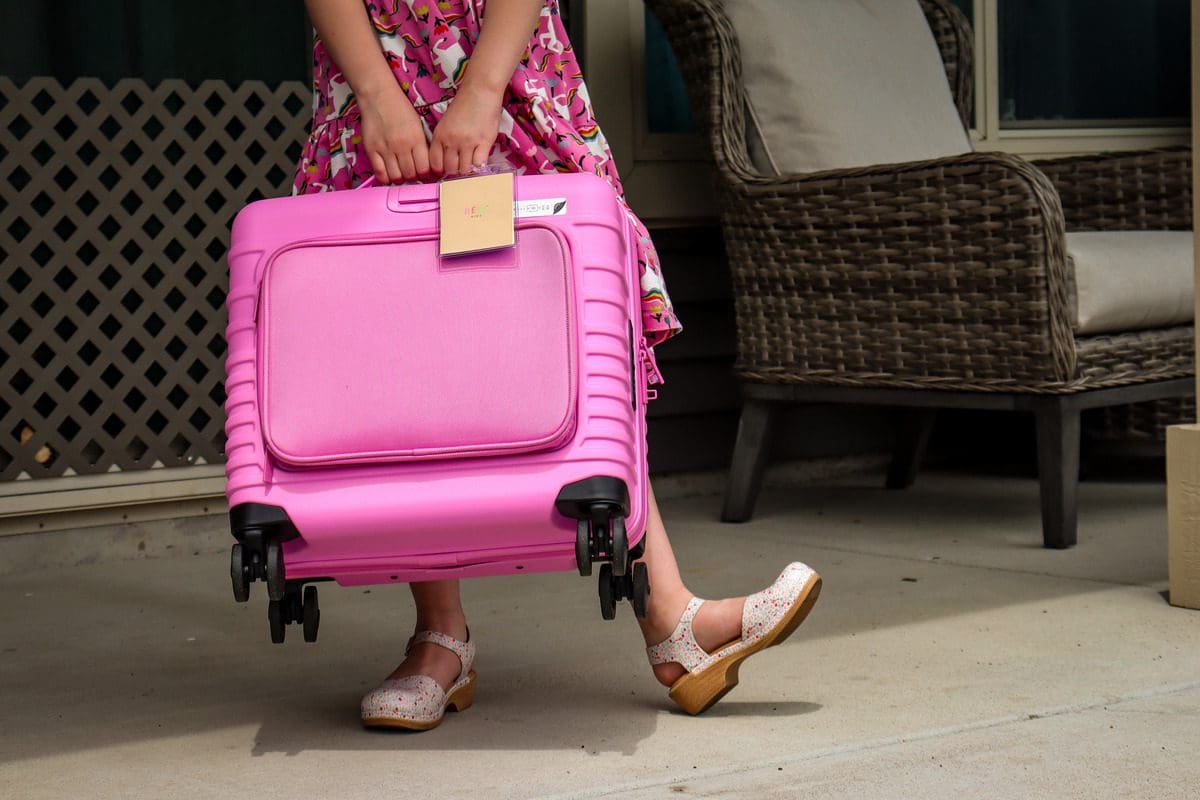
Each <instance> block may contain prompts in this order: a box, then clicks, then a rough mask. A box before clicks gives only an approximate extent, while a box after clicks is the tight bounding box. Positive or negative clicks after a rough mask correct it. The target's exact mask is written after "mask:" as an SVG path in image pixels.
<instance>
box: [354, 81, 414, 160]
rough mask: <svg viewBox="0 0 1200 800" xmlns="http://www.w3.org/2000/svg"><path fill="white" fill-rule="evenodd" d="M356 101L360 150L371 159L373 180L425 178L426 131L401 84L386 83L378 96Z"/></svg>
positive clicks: (371, 95)
mask: <svg viewBox="0 0 1200 800" xmlns="http://www.w3.org/2000/svg"><path fill="white" fill-rule="evenodd" d="M357 99H358V107H359V112H360V113H361V114H362V137H363V149H364V150H366V152H367V156H368V157H369V158H370V159H371V168H372V169H373V170H375V180H376V181H378V182H379V183H401V182H403V181H411V180H415V179H417V178H421V177H424V176H426V175H428V174H429V144H428V143H427V142H426V141H425V128H424V126H423V125H422V124H421V117H420V116H419V115H418V114H417V112H416V110H414V109H413V107H412V103H411V102H409V99H408V96H407V95H406V94H404V90H403V89H401V88H400V84H398V83H395V82H392V83H391V84H390V85H386V84H385V86H384V87H383V88H382V89H381V90H380V91H379V92H378V93H377V94H365V95H359V96H358V97H357Z"/></svg>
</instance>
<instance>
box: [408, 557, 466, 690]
mask: <svg viewBox="0 0 1200 800" xmlns="http://www.w3.org/2000/svg"><path fill="white" fill-rule="evenodd" d="M409 588H411V589H412V596H413V600H414V601H415V602H416V604H417V624H416V627H415V628H414V633H415V632H416V631H426V630H432V631H439V632H441V633H446V634H449V635H450V636H453V637H454V638H455V639H459V640H461V641H466V638H467V619H466V615H465V614H463V607H462V597H461V596H460V595H459V591H458V581H457V580H445V581H421V582H419V583H412V584H409ZM461 668H462V663H461V662H460V661H459V660H458V656H456V655H455V654H454V653H452V652H450V651H449V650H447V649H446V648H444V647H441V646H439V645H436V644H433V643H432V642H421V643H420V644H418V645H415V646H414V647H413V649H412V650H410V651H409V653H408V657H407V658H405V659H404V661H403V662H402V663H401V664H400V666H398V667H396V670H395V672H393V673H392V674H391V675H390V676H389V677H392V678H402V677H404V676H406V675H428V676H430V677H431V678H433V679H434V680H436V681H437V682H438V683H439V684H441V686H442V688H443V689H448V688H450V685H451V684H453V683H454V681H455V679H457V678H458V673H459V671H460V670H461Z"/></svg>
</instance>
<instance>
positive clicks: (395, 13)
mask: <svg viewBox="0 0 1200 800" xmlns="http://www.w3.org/2000/svg"><path fill="white" fill-rule="evenodd" d="M364 5H365V10H366V13H367V15H368V16H369V17H370V20H371V23H372V25H373V27H374V29H375V33H376V36H377V37H378V39H379V43H380V45H381V47H382V49H383V54H384V57H385V58H386V59H387V62H388V64H389V65H390V66H391V68H392V73H393V74H394V75H395V76H396V80H397V81H399V83H400V86H401V88H402V89H403V90H404V91H405V93H406V94H407V95H408V99H409V100H410V101H412V104H413V107H414V108H415V109H416V110H417V112H418V114H419V115H420V117H421V119H422V121H423V123H424V126H425V135H426V138H428V137H429V136H431V135H432V131H433V128H435V127H436V126H437V123H438V120H440V119H441V118H442V115H443V114H445V113H446V109H447V108H448V107H449V105H450V102H451V100H452V99H453V98H454V93H455V90H456V88H457V86H458V85H459V83H460V82H461V80H462V77H463V75H464V73H465V71H466V69H467V63H468V61H469V59H470V57H471V51H472V49H473V48H474V46H475V42H476V41H477V40H478V39H479V32H480V28H481V26H482V18H483V16H484V8H485V6H486V0H364ZM360 128H361V117H360V115H359V110H358V105H357V103H356V102H355V99H354V95H353V93H352V92H351V89H350V85H349V84H348V83H347V81H346V78H345V76H343V75H342V72H341V70H339V69H338V67H337V65H336V64H334V63H333V59H332V57H331V56H330V54H329V52H328V51H327V50H326V48H325V45H324V43H323V42H322V41H321V40H320V38H317V40H316V43H315V45H314V48H313V122H312V132H311V134H310V135H309V137H308V140H307V141H306V142H305V145H304V150H303V152H302V154H301V157H300V163H299V165H298V167H297V170H296V177H295V181H294V184H293V187H292V192H293V194H303V193H309V192H322V191H328V190H334V189H349V188H353V187H355V186H357V185H358V184H359V183H361V182H362V181H363V180H365V179H366V178H367V177H368V176H370V175H372V174H373V172H374V170H373V169H372V168H371V163H370V160H369V159H368V158H367V155H366V153H365V152H364V151H363V146H362V133H361V129H360ZM489 162H490V163H493V164H495V163H507V164H508V165H509V166H510V167H511V168H512V169H513V170H514V171H515V172H516V173H518V174H521V173H525V172H542V173H544V172H593V173H595V174H597V175H599V176H601V177H602V178H605V179H607V180H608V182H609V184H611V185H612V187H613V189H614V190H615V191H616V193H617V196H618V197H619V198H620V199H621V202H622V205H624V206H625V209H626V212H627V213H628V214H629V218H630V220H631V222H632V223H633V228H634V231H635V236H636V239H637V248H638V262H639V264H640V271H641V299H642V321H643V328H644V331H645V337H646V340H647V343H648V344H650V345H651V346H653V345H657V344H660V343H662V342H664V341H666V340H667V339H669V338H671V337H672V336H674V335H675V334H677V333H679V331H681V330H682V326H681V325H680V323H679V320H678V319H677V318H676V317H675V313H674V310H673V308H672V306H671V300H670V298H669V297H668V296H667V291H666V286H665V285H664V283H663V277H662V270H661V268H660V265H659V260H658V253H657V252H656V250H655V249H654V244H653V243H652V242H651V241H650V234H649V233H648V232H647V231H646V226H645V225H643V224H642V221H641V220H640V219H638V218H637V216H636V215H635V214H634V213H633V212H632V211H630V210H629V207H628V205H627V204H625V197H624V190H623V189H622V187H621V181H620V178H619V177H618V176H617V168H616V164H615V162H614V161H613V157H612V152H611V151H610V150H609V148H608V142H607V141H606V140H605V138H604V134H603V133H602V132H601V131H600V126H599V125H597V123H596V119H595V116H594V114H593V112H592V104H591V100H590V99H589V97H588V92H587V87H586V86H585V85H584V83H583V75H582V74H581V71H580V68H579V62H578V61H577V60H576V58H575V53H574V51H573V50H572V48H571V43H570V41H569V40H568V39H567V34H566V30H565V28H564V26H563V22H562V17H561V16H560V15H559V10H558V2H557V0H546V3H545V6H544V7H543V8H542V12H541V17H540V19H539V21H538V27H537V31H536V33H535V34H534V35H533V38H532V39H531V40H530V42H529V46H528V48H527V49H526V51H525V54H524V55H523V56H522V58H521V62H520V63H519V64H518V65H517V69H516V72H514V73H513V77H512V80H511V81H510V82H509V84H508V88H507V90H506V91H505V95H504V101H503V104H502V107H501V111H500V132H499V136H498V137H497V139H496V143H495V145H494V146H493V148H492V153H491V155H490V157H489Z"/></svg>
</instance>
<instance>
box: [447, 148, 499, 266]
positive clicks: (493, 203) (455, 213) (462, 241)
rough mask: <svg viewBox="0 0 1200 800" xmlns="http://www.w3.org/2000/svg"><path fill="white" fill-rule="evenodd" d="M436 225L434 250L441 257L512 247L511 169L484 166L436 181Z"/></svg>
mask: <svg viewBox="0 0 1200 800" xmlns="http://www.w3.org/2000/svg"><path fill="white" fill-rule="evenodd" d="M485 170H486V171H485ZM438 227H439V236H438V252H439V253H440V254H441V255H443V256H453V255H460V254H466V253H479V252H483V251H486V250H498V249H500V248H504V247H513V246H514V245H515V244H516V227H515V225H514V223H513V174H512V172H493V171H491V170H490V169H488V168H486V167H485V168H484V170H480V171H477V174H474V175H468V176H465V177H461V178H451V179H449V180H444V181H442V182H441V183H439V184H438Z"/></svg>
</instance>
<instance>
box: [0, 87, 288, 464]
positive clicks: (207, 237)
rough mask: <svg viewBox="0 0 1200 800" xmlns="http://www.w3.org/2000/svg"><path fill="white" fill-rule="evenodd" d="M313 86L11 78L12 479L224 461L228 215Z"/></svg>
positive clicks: (7, 272)
mask: <svg viewBox="0 0 1200 800" xmlns="http://www.w3.org/2000/svg"><path fill="white" fill-rule="evenodd" d="M310 91H311V90H310V88H309V87H308V86H307V85H306V84H304V83H301V82H288V83H284V84H281V85H279V86H278V87H276V88H271V87H269V86H267V85H266V84H264V83H262V82H258V81H248V82H245V83H241V84H237V85H230V84H228V83H224V82H219V81H205V82H202V83H200V84H199V85H189V84H188V83H186V82H184V81H164V82H163V83H161V84H158V85H156V86H149V85H147V84H146V83H144V82H142V81H138V80H132V79H129V80H122V81H119V82H117V83H116V84H115V85H114V86H112V87H108V86H105V85H104V84H103V83H102V82H101V81H99V80H95V79H80V80H77V81H74V82H72V83H70V84H69V85H67V86H65V87H64V86H62V85H61V84H59V83H58V82H57V81H56V80H54V79H51V78H35V79H31V80H29V81H27V82H26V83H24V84H23V85H21V86H17V85H15V84H14V83H13V82H12V81H10V80H9V79H7V78H4V77H0V480H13V479H19V478H25V477H30V478H45V477H54V476H62V475H72V474H82V473H96V472H109V471H113V470H138V469H150V468H154V467H161V466H182V465H187V464H194V463H204V462H220V461H222V460H223V459H224V456H223V454H222V451H223V447H224V442H225V435H224V430H223V428H224V423H225V415H224V411H223V407H222V404H223V403H224V400H225V395H224V387H223V381H224V356H225V349H226V348H225V339H224V330H225V323H226V318H225V313H224V301H225V292H226V288H227V286H228V269H227V266H226V263H225V250H226V248H227V245H228V240H229V225H230V223H231V222H232V220H233V216H234V215H235V214H236V213H237V211H238V210H239V209H240V208H241V207H242V206H243V205H244V204H245V203H247V202H249V201H251V200H255V199H259V198H261V197H265V196H274V195H279V194H286V193H287V192H288V191H289V187H290V183H291V177H292V173H293V169H294V164H295V162H296V158H297V156H298V153H299V148H300V144H301V142H302V141H303V139H304V137H305V135H306V134H307V130H306V126H307V123H308V121H309V118H310V116H311V114H310V111H309V108H310V106H309V104H310V100H311V94H310Z"/></svg>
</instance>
